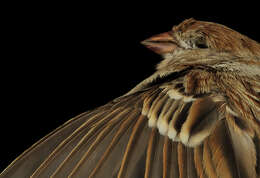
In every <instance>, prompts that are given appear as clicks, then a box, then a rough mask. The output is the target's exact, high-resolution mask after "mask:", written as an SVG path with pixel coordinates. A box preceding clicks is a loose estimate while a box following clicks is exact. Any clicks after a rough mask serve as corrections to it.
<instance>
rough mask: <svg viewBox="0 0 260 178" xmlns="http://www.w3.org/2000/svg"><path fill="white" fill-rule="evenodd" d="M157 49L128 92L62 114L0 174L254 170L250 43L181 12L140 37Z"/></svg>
mask: <svg viewBox="0 0 260 178" xmlns="http://www.w3.org/2000/svg"><path fill="white" fill-rule="evenodd" d="M142 44H143V45H145V46H146V47H147V48H149V49H151V50H152V51H154V52H155V53H157V54H159V55H161V56H162V60H161V62H160V63H159V64H158V65H157V66H156V71H155V73H154V74H152V75H151V76H150V77H148V78H147V79H145V80H143V81H142V82H141V83H139V84H138V85H137V86H136V87H134V88H133V89H132V90H130V91H129V92H128V93H126V94H124V95H123V96H120V97H118V98H116V99H114V100H112V101H110V102H108V103H107V104H105V105H103V106H100V107H97V108H96V109H93V110H91V111H87V112H85V113H82V114H80V115H79V116H76V117H74V118H72V119H71V120H69V121H67V122H66V123H64V124H63V125H61V126H60V127H58V128H57V129H55V130H54V131H53V132H51V133H50V134H48V135H47V136H45V137H44V138H42V139H41V140H39V141H38V142H37V143H35V144H34V145H32V146H31V147H30V148H29V149H27V150H26V151H25V152H24V153H22V154H21V155H20V156H19V157H18V158H16V159H15V160H14V161H13V162H12V163H11V164H10V165H9V166H8V167H7V168H6V169H5V170H4V171H3V172H2V173H1V174H0V177H1V178H4V177H8V178H18V177H19V178H23V177H37V178H39V177H44V178H45V177H52V178H59V177H62V178H63V177H79V178H81V177H89V178H101V177H102V178H104V177H107V178H217V177H221V178H249V177H250V178H257V177H260V45H259V43H258V42H256V41H254V40H252V39H250V38H248V37H246V36H245V35H242V34H240V33H238V32H236V31H235V30H232V29H230V28H228V27H226V26H224V25H221V24H217V23H213V22H206V21H198V20H195V19H193V18H190V19H186V20H184V21H183V22H181V23H180V24H178V25H176V26H174V27H173V28H172V29H171V30H170V31H168V32H165V33H162V34H159V35H155V36H152V37H150V38H148V39H146V40H144V41H143V42H142Z"/></svg>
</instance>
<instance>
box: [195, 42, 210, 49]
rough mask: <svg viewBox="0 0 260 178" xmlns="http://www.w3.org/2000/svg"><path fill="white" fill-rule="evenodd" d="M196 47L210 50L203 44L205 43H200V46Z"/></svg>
mask: <svg viewBox="0 0 260 178" xmlns="http://www.w3.org/2000/svg"><path fill="white" fill-rule="evenodd" d="M196 46H197V47H198V48H202V49H203V48H208V46H207V45H206V44H203V43H198V44H196Z"/></svg>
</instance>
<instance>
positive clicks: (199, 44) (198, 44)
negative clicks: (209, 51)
mask: <svg viewBox="0 0 260 178" xmlns="http://www.w3.org/2000/svg"><path fill="white" fill-rule="evenodd" d="M195 45H196V47H197V48H202V49H203V48H208V45H207V43H206V39H205V38H203V37H200V38H198V39H197V40H196V41H195Z"/></svg>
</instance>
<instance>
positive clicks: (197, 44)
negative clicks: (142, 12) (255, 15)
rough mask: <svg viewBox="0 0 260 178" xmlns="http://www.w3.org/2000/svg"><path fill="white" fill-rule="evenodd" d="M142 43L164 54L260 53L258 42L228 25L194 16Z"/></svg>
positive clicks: (238, 54)
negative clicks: (191, 51)
mask: <svg viewBox="0 0 260 178" xmlns="http://www.w3.org/2000/svg"><path fill="white" fill-rule="evenodd" d="M142 44H144V45H145V46H146V47H147V48H149V49H151V50H152V51H154V52H156V53H157V54H160V55H162V56H164V55H167V54H171V55H173V54H174V53H175V52H176V51H181V50H186V49H214V50H217V51H221V52H232V53H233V54H235V55H237V56H259V55H260V45H259V43H257V42H256V41H254V40H252V39H250V38H248V37H246V36H245V35H242V34H240V33H238V32H236V31H235V30H232V29H230V28H228V27H226V26H224V25H221V24H217V23H212V22H205V21H197V20H195V19H193V18H191V19H187V20H184V21H183V22H182V23H180V24H179V25H177V26H174V27H173V28H172V30H170V31H168V32H165V33H162V34H159V35H155V36H152V37H150V38H148V39H146V40H144V41H142Z"/></svg>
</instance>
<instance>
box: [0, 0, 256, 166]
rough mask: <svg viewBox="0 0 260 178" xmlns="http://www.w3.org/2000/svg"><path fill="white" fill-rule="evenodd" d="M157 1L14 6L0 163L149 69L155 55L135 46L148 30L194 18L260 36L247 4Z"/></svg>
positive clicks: (9, 24) (8, 32)
mask: <svg viewBox="0 0 260 178" xmlns="http://www.w3.org/2000/svg"><path fill="white" fill-rule="evenodd" d="M158 3H159V2H157V3H152V2H147V4H142V6H141V4H140V2H137V3H127V2H124V3H118V2H117V3H114V4H113V3H111V2H109V3H108V2H107V3H104V2H96V3H95V4H84V3H82V4H77V3H73V4H70V3H65V2H62V3H57V4H53V3H50V4H47V3H46V4H22V5H21V6H20V5H19V4H16V5H15V9H12V8H11V10H10V11H9V12H7V13H6V14H5V16H4V18H6V22H7V25H6V26H4V28H5V29H6V33H4V34H3V36H4V37H5V38H7V41H6V42H5V45H4V46H5V47H4V48H3V50H4V52H5V54H7V55H6V56H5V57H4V58H3V62H4V63H3V64H2V65H1V68H2V70H1V73H2V74H1V83H2V84H1V88H2V89H3V91H2V102H3V108H2V117H1V132H0V135H1V155H0V157H1V159H0V161H1V162H0V163H1V169H2V168H4V167H6V166H7V165H8V164H9V163H10V162H11V161H12V160H14V159H15V158H16V157H17V156H18V155H19V154H21V153H22V152H23V151H24V150H25V149H27V148H28V147H30V146H31V145H32V144H33V143H35V142H36V141H37V140H39V139H40V138H42V137H43V136H45V135H46V134H47V133H49V132H50V131H52V130H53V129H55V128H56V127H58V126H59V125H61V124H62V123H64V122H66V121H67V120H69V119H70V118H72V117H74V116H76V115H78V114H80V113H82V112H84V111H86V110H90V109H93V108H95V107H97V106H100V105H103V104H105V103H106V102H108V101H110V100H112V99H113V98H115V97H118V96H120V95H122V94H124V93H126V92H127V91H129V90H130V89H131V88H133V87H134V86H135V85H136V84H138V83H139V82H140V81H142V80H143V79H145V78H146V77H148V76H149V75H150V74H152V73H153V71H154V66H155V65H156V64H157V63H158V62H159V61H160V60H161V58H160V56H158V55H156V54H153V53H152V52H151V51H149V50H147V49H146V48H144V47H143V46H142V45H141V44H140V41H142V40H144V39H146V38H148V37H150V36H151V35H154V34H158V33H161V32H164V31H168V30H170V29H171V28H172V26H173V25H176V24H178V23H180V22H181V21H183V20H184V19H187V18H190V17H194V18H195V19H198V20H205V21H213V22H217V23H221V24H224V25H227V26H229V27H231V28H233V29H235V30H237V31H239V32H241V33H243V34H245V35H247V36H249V37H250V38H252V39H255V40H256V41H260V35H259V31H260V27H259V26H258V22H257V19H258V17H257V15H254V11H251V12H250V14H249V13H247V12H246V10H245V9H246V7H242V9H243V10H239V9H237V10H236V8H232V9H229V8H227V9H225V10H226V11H225V12H224V9H223V8H222V7H221V8H220V9H217V10H216V9H215V11H214V12H218V13H213V12H212V9H213V8H212V7H213V4H212V5H211V6H209V8H206V7H202V6H201V8H200V9H198V8H195V7H193V6H192V5H189V4H184V5H174V4H173V5H171V4H167V3H161V4H158ZM187 3H188V2H187ZM187 6H189V8H190V9H193V10H188V9H187ZM11 7H13V6H11ZM216 8H218V7H216ZM16 10H17V11H16ZM206 10H207V11H206ZM255 13H257V12H255ZM217 14H218V15H217ZM245 14H247V15H245Z"/></svg>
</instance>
